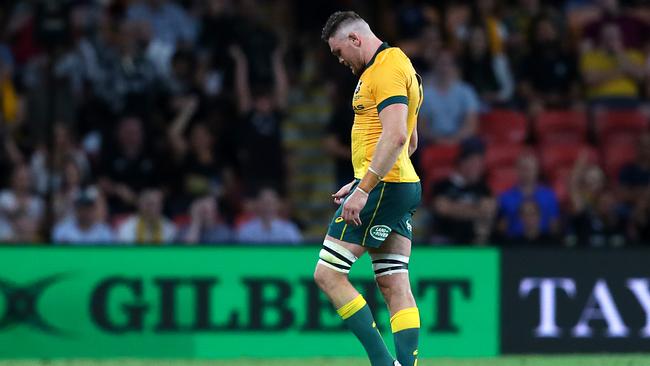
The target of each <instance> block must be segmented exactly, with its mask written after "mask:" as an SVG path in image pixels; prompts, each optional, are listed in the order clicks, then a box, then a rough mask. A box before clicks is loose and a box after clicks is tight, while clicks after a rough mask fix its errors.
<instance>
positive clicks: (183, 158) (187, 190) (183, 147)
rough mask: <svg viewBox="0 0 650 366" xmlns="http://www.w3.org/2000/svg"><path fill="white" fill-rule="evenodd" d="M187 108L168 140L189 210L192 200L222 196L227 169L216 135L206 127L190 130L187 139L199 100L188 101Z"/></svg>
mask: <svg viewBox="0 0 650 366" xmlns="http://www.w3.org/2000/svg"><path fill="white" fill-rule="evenodd" d="M183 104H184V106H183V107H182V110H181V111H180V112H179V114H178V116H177V117H176V119H175V120H174V121H173V123H172V124H171V126H170V129H169V131H168V137H169V141H170V146H171V147H172V153H173V163H174V167H175V168H174V171H175V175H176V177H177V180H178V181H179V183H180V185H181V186H180V187H178V192H177V193H178V194H179V195H180V196H181V197H180V199H181V200H182V201H183V202H182V203H183V208H184V209H185V208H186V207H187V206H188V205H189V202H191V201H192V200H194V199H196V198H199V197H202V196H205V195H211V194H220V193H221V191H222V185H223V180H224V178H223V176H224V167H223V164H222V162H221V161H220V159H219V156H217V153H216V151H215V142H214V139H215V137H214V135H213V133H212V131H211V130H210V128H209V126H208V125H206V124H205V123H196V124H194V125H193V126H192V127H191V128H190V134H189V135H190V136H189V141H188V140H186V139H185V137H184V136H183V132H184V130H185V129H186V126H187V124H188V123H189V119H190V117H191V115H192V114H193V113H194V110H195V109H196V106H197V100H196V99H195V98H191V97H190V98H186V99H185V100H184V101H183Z"/></svg>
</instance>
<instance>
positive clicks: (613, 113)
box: [596, 109, 648, 144]
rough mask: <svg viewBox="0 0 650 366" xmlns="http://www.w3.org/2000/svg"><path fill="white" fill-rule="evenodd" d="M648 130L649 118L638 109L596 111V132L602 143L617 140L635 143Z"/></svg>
mask: <svg viewBox="0 0 650 366" xmlns="http://www.w3.org/2000/svg"><path fill="white" fill-rule="evenodd" d="M647 130H648V118H647V116H646V115H645V114H643V113H641V112H640V111H638V110H635V109H634V110H604V111H599V112H597V113H596V133H597V136H598V141H599V142H600V143H601V144H603V143H605V144H609V143H612V142H615V141H622V142H626V143H634V142H635V141H636V139H637V137H638V136H639V135H640V134H642V133H643V132H645V131H647Z"/></svg>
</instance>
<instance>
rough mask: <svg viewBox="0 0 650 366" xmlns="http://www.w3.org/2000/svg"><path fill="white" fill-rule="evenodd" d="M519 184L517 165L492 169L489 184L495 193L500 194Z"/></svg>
mask: <svg viewBox="0 0 650 366" xmlns="http://www.w3.org/2000/svg"><path fill="white" fill-rule="evenodd" d="M515 184H517V169H516V168H515V167H512V166H511V167H506V166H503V167H499V168H496V169H493V170H490V173H489V176H488V185H489V186H490V190H491V191H492V194H493V195H499V194H501V193H503V192H505V191H507V190H508V189H510V188H512V187H513V186H514V185H515Z"/></svg>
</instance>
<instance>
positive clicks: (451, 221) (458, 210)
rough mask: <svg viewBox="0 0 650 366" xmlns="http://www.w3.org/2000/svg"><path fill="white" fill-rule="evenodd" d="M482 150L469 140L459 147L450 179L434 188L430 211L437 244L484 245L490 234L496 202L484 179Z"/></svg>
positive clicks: (476, 143) (475, 140) (475, 142)
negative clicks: (456, 160)
mask: <svg viewBox="0 0 650 366" xmlns="http://www.w3.org/2000/svg"><path fill="white" fill-rule="evenodd" d="M484 154H485V146H484V145H483V143H482V142H481V141H480V140H478V139H476V138H471V139H467V140H464V141H463V142H462V143H461V151H460V156H459V157H458V162H457V166H456V170H455V171H454V172H453V173H452V175H451V176H450V177H449V178H447V179H445V180H443V181H441V182H439V183H437V184H435V185H434V187H433V200H432V202H431V210H432V212H433V216H434V228H435V232H436V238H435V239H434V240H435V241H437V242H442V243H453V244H485V243H486V242H487V240H488V237H489V235H490V233H491V230H492V220H493V218H494V215H495V213H496V202H495V200H494V198H492V194H491V192H490V188H489V187H488V186H487V184H486V182H485V179H484V172H485V161H484V160H485V157H484Z"/></svg>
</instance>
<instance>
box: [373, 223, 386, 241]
mask: <svg viewBox="0 0 650 366" xmlns="http://www.w3.org/2000/svg"><path fill="white" fill-rule="evenodd" d="M390 232H391V228H389V227H388V226H386V225H375V226H373V227H371V228H370V236H372V237H373V238H375V239H377V240H381V241H383V240H386V238H387V237H388V234H390Z"/></svg>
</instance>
